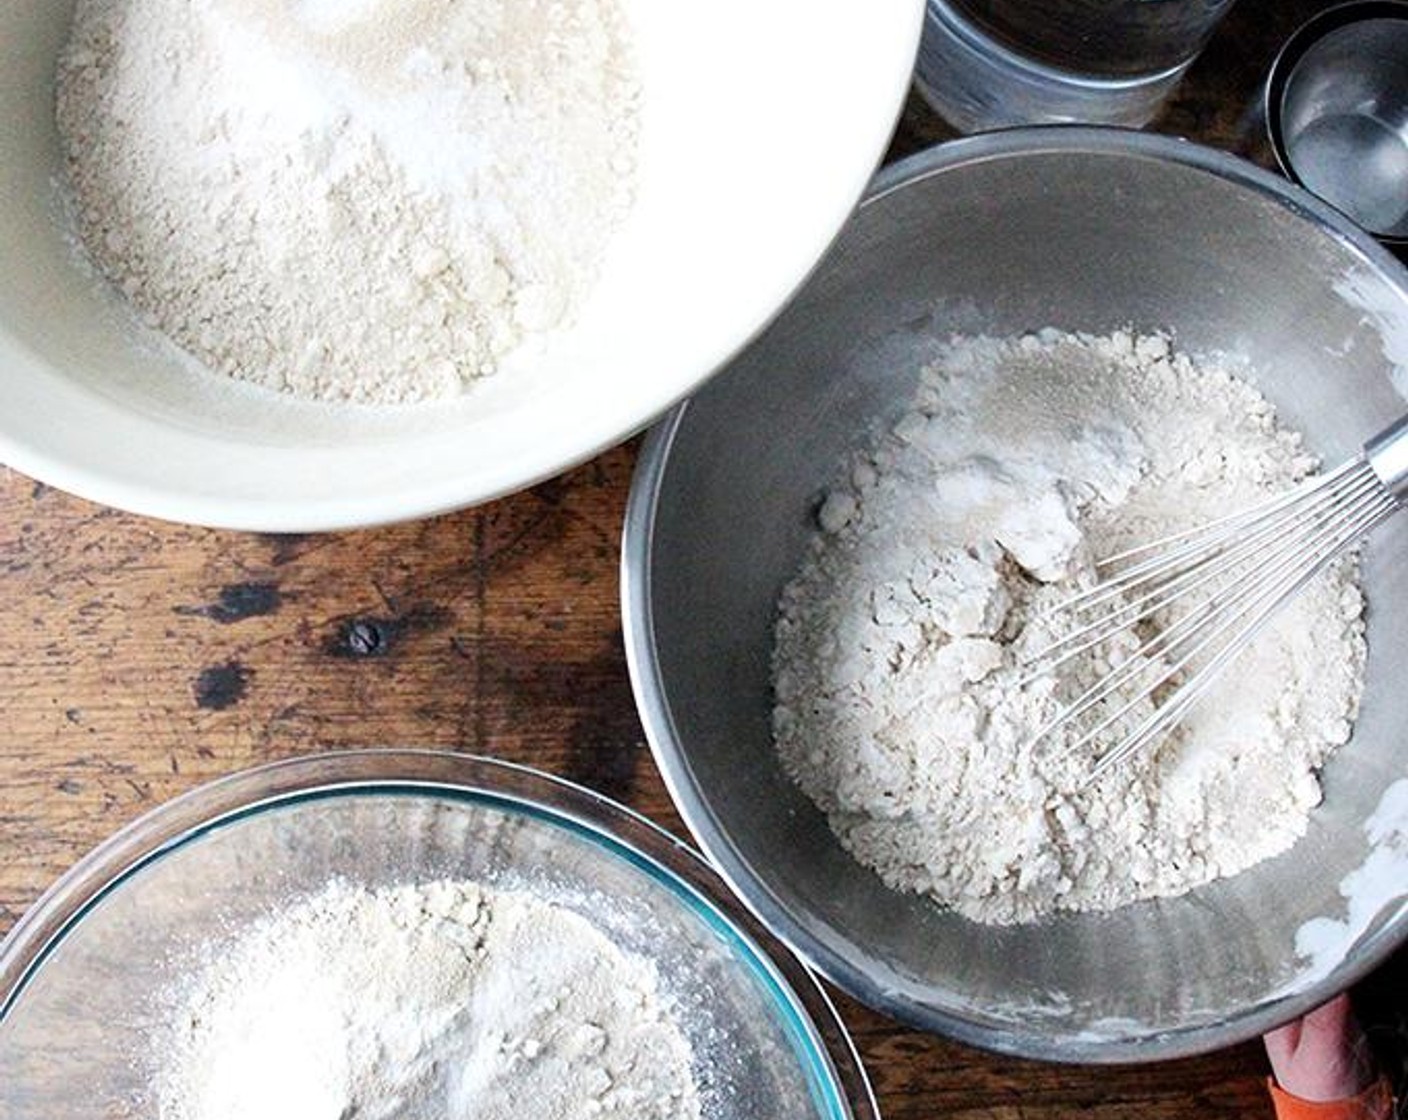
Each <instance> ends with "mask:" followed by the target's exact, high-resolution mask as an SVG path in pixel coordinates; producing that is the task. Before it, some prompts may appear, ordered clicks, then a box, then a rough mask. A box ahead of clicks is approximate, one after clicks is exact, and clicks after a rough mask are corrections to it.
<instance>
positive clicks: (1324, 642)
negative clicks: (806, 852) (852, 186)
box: [773, 331, 1365, 923]
mask: <svg viewBox="0 0 1408 1120" xmlns="http://www.w3.org/2000/svg"><path fill="white" fill-rule="evenodd" d="M1314 465H1315V463H1314V460H1313V459H1312V457H1311V456H1309V455H1308V454H1307V453H1306V452H1305V450H1304V449H1303V447H1302V445H1301V439H1300V437H1299V436H1298V435H1296V434H1295V433H1294V432H1291V431H1288V430H1286V429H1285V428H1283V427H1281V426H1280V425H1279V424H1278V423H1277V420H1276V417H1275V415H1274V413H1273V410H1272V408H1271V406H1270V404H1269V403H1268V402H1267V401H1266V399H1265V398H1264V397H1262V396H1261V395H1260V394H1259V393H1258V392H1257V391H1256V390H1255V389H1253V388H1252V387H1251V386H1250V385H1249V384H1248V383H1246V382H1245V381H1244V380H1241V379H1239V378H1238V377H1237V376H1235V375H1234V373H1233V372H1232V371H1231V370H1230V369H1229V368H1226V367H1225V366H1224V365H1221V364H1218V363H1216V362H1211V361H1196V362H1195V361H1193V360H1191V359H1190V358H1188V357H1186V356H1184V355H1181V354H1178V353H1176V352H1174V351H1173V349H1172V348H1171V346H1170V344H1169V342H1168V340H1167V339H1166V338H1163V337H1160V336H1151V337H1137V336H1133V335H1130V334H1125V333H1116V334H1113V335H1110V336H1108V337H1090V336H1085V335H1072V334H1064V333H1058V332H1055V331H1045V332H1042V333H1040V334H1036V335H1031V336H1025V337H1020V338H1014V339H991V338H960V339H955V340H953V341H952V342H951V343H950V344H949V345H947V346H946V347H945V349H944V350H943V352H942V354H941V355H940V356H939V357H938V359H937V360H936V361H934V362H933V363H932V364H931V365H929V366H928V367H927V368H926V369H924V371H923V375H922V383H921V386H920V389H919V391H918V395H917V397H916V399H915V401H914V404H913V407H912V408H911V409H910V410H909V411H908V412H907V413H906V414H905V415H904V416H903V417H902V418H901V419H900V420H899V421H898V423H896V424H895V425H894V427H893V430H891V431H890V432H888V433H887V434H886V435H885V436H884V438H882V439H881V440H879V441H878V442H877V443H876V444H875V445H874V446H872V447H870V448H868V449H866V450H864V451H863V452H861V453H859V454H857V455H856V456H855V457H854V458H853V460H852V461H850V462H849V463H848V464H847V469H846V472H845V473H846V477H845V479H844V480H843V481H842V482H841V483H839V484H837V485H835V486H833V487H832V488H831V489H830V491H829V493H828V494H827V495H826V497H825V498H824V500H823V501H822V503H821V505H820V508H819V514H818V521H819V528H818V530H817V532H816V533H815V535H814V537H813V539H812V540H811V542H810V547H809V549H808V552H807V554H806V559H805V561H804V563H803V565H802V567H801V570H800V571H799V572H798V574H797V575H796V577H795V578H794V579H793V580H792V581H791V582H790V583H789V584H788V585H787V587H786V589H785V591H784V593H783V595H782V600H781V607H780V612H779V618H778V620H777V626H776V644H775V649H774V685H775V692H776V707H775V710H774V717H773V725H774V734H775V739H776V743H777V748H778V750H779V752H780V755H781V758H782V761H783V763H784V765H785V767H786V769H787V770H788V772H789V773H790V774H791V776H792V777H793V778H794V779H795V780H796V781H797V783H798V784H799V785H800V786H801V788H802V789H803V790H804V791H805V792H806V793H807V794H808V795H809V796H810V797H811V798H812V800H813V801H815V802H816V804H817V805H818V806H820V807H821V808H822V809H823V810H824V811H825V812H826V813H827V814H828V816H829V819H830V822H831V825H832V828H833V829H834V831H835V832H836V834H837V836H838V837H839V838H840V839H841V841H842V843H843V844H845V845H846V847H847V848H849V849H850V850H851V851H852V852H853V853H854V854H855V856H856V857H857V858H858V859H859V860H860V861H861V862H863V863H865V864H867V865H869V866H870V867H872V868H874V869H875V870H876V871H878V872H879V874H880V875H881V876H882V877H883V878H884V880H885V881H886V882H887V883H888V884H889V885H890V886H892V887H895V888H897V889H900V890H905V891H916V892H920V893H924V894H928V895H931V896H932V897H933V898H935V899H936V900H938V901H939V902H941V903H943V904H944V905H946V906H950V907H952V908H954V909H956V910H957V911H959V912H960V913H962V914H964V915H966V916H967V917H969V918H972V919H975V920H977V921H983V922H992V923H1012V922H1020V921H1028V920H1032V919H1036V918H1039V917H1042V916H1045V915H1048V914H1051V913H1053V912H1055V911H1058V910H1108V909H1113V908H1115V907H1118V906H1121V905H1124V904H1126V903H1129V902H1132V901H1135V900H1137V899H1144V898H1151V897H1156V896H1167V895H1176V894H1180V893H1183V892H1185V891H1187V890H1189V889H1190V888H1192V887H1194V886H1197V885H1198V884H1201V883H1206V882H1208V881H1210V880H1213V879H1217V878H1220V877H1223V876H1227V875H1232V874H1235V873H1237V872H1239V871H1241V870H1243V869H1245V868H1247V867H1249V866H1251V865H1252V864H1254V863H1257V862H1258V861H1260V860H1263V859H1266V858H1267V857H1269V856H1272V855H1275V854H1276V853H1278V852H1281V851H1283V850H1285V849H1286V848H1288V847H1289V846H1290V845H1291V844H1293V843H1294V842H1295V840H1296V839H1297V838H1298V837H1299V836H1300V835H1302V834H1303V833H1304V831H1305V828H1306V823H1307V819H1308V815H1309V813H1310V811H1311V809H1312V808H1313V807H1314V806H1315V805H1316V804H1317V803H1318V802H1319V800H1320V786H1319V782H1318V780H1317V769H1318V767H1320V766H1321V764H1322V763H1323V762H1324V761H1325V759H1326V758H1327V756H1328V755H1329V754H1330V752H1332V751H1333V750H1334V749H1335V747H1337V746H1339V745H1340V744H1342V743H1344V742H1345V741H1346V740H1347V739H1348V738H1349V735H1350V731H1351V727H1352V721H1353V719H1354V717H1355V714H1356V712H1357V708H1358V702H1359V696H1360V690H1361V685H1362V675H1363V667H1364V659H1365V645H1364V637H1363V620H1362V612H1363V601H1362V598H1361V594H1360V591H1359V588H1358V585H1357V572H1356V569H1355V566H1354V565H1353V564H1352V563H1349V562H1346V563H1342V564H1341V565H1339V566H1338V567H1336V568H1334V569H1332V570H1331V571H1329V572H1327V573H1325V574H1324V575H1323V576H1322V577H1320V578H1319V579H1317V580H1316V581H1315V582H1314V583H1313V584H1311V585H1310V586H1309V587H1307V588H1306V589H1305V590H1304V591H1303V592H1302V593H1301V595H1300V597H1299V598H1298V599H1297V600H1296V601H1295V602H1294V603H1292V604H1291V605H1290V606H1289V607H1288V608H1287V609H1286V610H1285V612H1284V614H1283V615H1282V616H1281V617H1280V619H1279V620H1278V621H1277V622H1276V623H1275V624H1274V625H1273V626H1272V627H1271V628H1270V629H1269V630H1268V631H1266V632H1265V633H1263V634H1262V635H1261V636H1260V637H1259V638H1258V639H1257V640H1256V642H1255V643H1254V644H1253V646H1252V647H1250V648H1249V649H1248V650H1247V651H1246V652H1245V653H1244V654H1243V655H1242V656H1241V657H1240V658H1239V659H1238V660H1237V661H1236V662H1235V663H1234V664H1233V666H1232V668H1231V669H1230V670H1229V672H1228V674H1227V678H1226V679H1225V680H1223V681H1222V682H1220V684H1219V686H1218V687H1217V688H1216V690H1215V691H1214V692H1212V693H1210V694H1209V695H1208V696H1207V697H1206V698H1205V699H1204V700H1203V701H1202V702H1201V704H1200V705H1199V706H1197V707H1196V708H1195V709H1194V710H1193V711H1192V712H1191V714H1190V715H1189V716H1188V718H1187V719H1186V720H1185V721H1184V723H1183V725H1182V726H1181V727H1180V728H1179V729H1178V730H1176V731H1175V732H1174V734H1173V735H1171V736H1170V737H1169V738H1168V739H1166V740H1165V741H1164V742H1163V743H1162V744H1161V745H1159V746H1158V747H1157V749H1154V750H1151V751H1147V752H1146V753H1145V754H1143V755H1142V756H1140V757H1138V758H1136V759H1134V760H1133V761H1131V762H1130V763H1128V764H1126V765H1125V766H1123V767H1122V768H1119V769H1116V770H1115V771H1113V772H1111V773H1109V774H1107V775H1106V776H1103V777H1102V778H1101V779H1100V780H1098V781H1097V782H1095V783H1094V784H1092V785H1089V786H1085V785H1084V778H1085V776H1086V775H1087V773H1088V771H1089V769H1090V766H1091V765H1092V761H1093V759H1092V753H1091V749H1085V750H1081V751H1076V752H1075V753H1073V754H1069V755H1066V754H1063V753H1062V751H1061V750H1060V746H1061V742H1060V741H1058V742H1052V741H1050V740H1048V741H1045V742H1043V743H1036V744H1034V743H1033V734H1034V732H1035V731H1036V730H1037V729H1038V728H1040V727H1041V726H1043V725H1044V724H1045V723H1046V721H1047V720H1048V719H1049V718H1050V717H1051V716H1052V715H1054V714H1055V712H1056V711H1057V710H1058V708H1059V706H1060V700H1061V699H1062V698H1066V699H1069V698H1070V697H1072V696H1074V695H1076V694H1077V693H1079V692H1081V691H1083V690H1084V688H1085V687H1086V686H1087V685H1088V684H1089V683H1091V682H1092V681H1093V680H1094V679H1095V678H1096V677H1097V676H1099V675H1101V674H1103V673H1104V672H1107V671H1108V669H1109V659H1108V658H1106V659H1103V660H1101V659H1095V658H1082V659H1077V661H1076V663H1075V664H1074V666H1072V667H1068V668H1067V669H1064V670H1062V671H1060V672H1058V673H1056V674H1054V675H1052V676H1048V677H1041V678H1038V679H1036V680H1034V681H1031V682H1030V683H1022V682H1021V681H1020V679H1019V678H1021V677H1022V675H1023V672H1024V670H1023V669H1022V667H1021V661H1022V659H1023V658H1024V656H1026V655H1028V654H1030V653H1032V652H1034V651H1035V650H1038V649H1040V648H1042V647H1043V646H1044V645H1045V644H1046V643H1047V642H1048V641H1049V640H1050V638H1051V637H1052V630H1051V624H1050V623H1049V622H1046V621H1042V620H1040V619H1037V618H1035V617H1034V616H1035V615H1036V614H1037V613H1038V612H1039V611H1040V610H1041V608H1043V607H1045V606H1049V605H1055V604H1056V603H1058V602H1060V601H1061V600H1062V599H1064V598H1066V597H1068V596H1069V595H1070V594H1071V592H1072V590H1074V588H1075V587H1076V586H1077V585H1078V584H1083V583H1088V582H1089V580H1090V579H1091V578H1092V574H1093V573H1092V568H1091V565H1092V558H1093V557H1098V556H1104V555H1109V554H1111V553H1114V552H1118V551H1120V550H1121V549H1122V548H1125V547H1128V546H1131V545H1134V544H1140V543H1144V542H1147V541H1151V540H1155V539H1157V538H1159V537H1162V536H1164V535H1166V534H1168V533H1170V532H1173V531H1176V530H1180V529H1184V528H1189V527H1192V526H1193V525H1196V524H1200V523H1203V522H1206V521H1209V520H1212V519H1214V518H1216V517H1218V516H1222V515H1225V514H1227V513H1229V512H1232V511H1234V510H1235V509H1238V508H1242V507H1246V506H1250V505H1254V504H1255V503H1256V502H1257V501H1259V500H1262V499H1264V498H1266V497H1268V496H1269V495H1271V494H1273V493H1279V492H1281V491H1283V490H1285V489H1286V488H1288V487H1289V486H1291V485H1293V484H1294V483H1295V482H1297V481H1298V480H1300V479H1301V478H1302V477H1304V476H1305V475H1306V474H1307V473H1308V472H1310V471H1311V470H1312V469H1313V467H1314ZM1132 640H1133V636H1132V635H1131V636H1128V637H1127V638H1126V641H1132ZM1126 648H1128V647H1126ZM1147 710H1150V709H1148V708H1147V707H1146V708H1145V709H1143V711H1147ZM1138 714H1139V712H1138V711H1136V713H1135V715H1138ZM1066 741H1069V738H1068V739H1067V740H1066Z"/></svg>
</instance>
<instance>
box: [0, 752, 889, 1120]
mask: <svg viewBox="0 0 1408 1120" xmlns="http://www.w3.org/2000/svg"><path fill="white" fill-rule="evenodd" d="M368 792H375V793H403V794H413V793H417V792H422V793H428V794H434V795H437V796H448V797H451V798H462V799H473V800H476V801H486V802H489V803H492V804H495V805H498V806H502V807H504V808H506V809H509V810H513V811H518V812H523V813H526V814H529V815H532V816H534V817H536V818H538V819H540V820H543V821H545V822H547V823H549V824H551V825H554V826H557V827H562V828H567V829H569V830H571V831H574V832H576V833H578V834H585V835H586V836H587V837H589V838H590V839H591V840H592V841H593V842H595V843H596V844H598V845H600V846H601V847H602V848H604V849H605V850H606V851H607V852H609V853H610V854H613V855H616V856H619V857H621V858H624V859H626V860H627V861H628V862H630V863H631V864H633V865H634V866H636V867H637V868H639V869H640V870H641V871H642V873H644V874H648V875H651V876H653V877H654V878H656V879H657V880H659V881H660V882H661V883H662V884H663V885H665V886H666V887H668V888H669V889H671V890H672V891H673V892H674V893H675V894H676V895H677V896H678V897H680V899H681V901H682V902H683V903H685V904H687V905H689V906H690V907H692V908H693V909H694V910H695V911H696V912H697V913H699V914H700V915H701V916H702V917H703V918H704V919H705V920H706V921H708V922H709V924H711V925H712V926H714V927H715V928H716V929H717V930H719V931H720V932H721V933H722V934H724V935H725V936H726V937H727V938H728V940H729V941H731V942H733V943H734V945H735V946H736V947H737V948H738V949H739V950H740V952H741V955H742V956H743V957H744V958H745V963H746V966H747V967H748V968H749V969H750V971H752V972H753V974H754V976H755V978H756V979H757V980H758V981H759V982H760V983H761V984H762V985H763V986H764V987H765V988H766V989H767V990H768V991H769V992H770V994H771V996H772V997H773V999H774V1000H775V1001H776V1002H777V1004H778V1006H779V1007H780V1008H781V1009H782V1010H783V1011H784V1013H785V1014H786V1016H787V1018H788V1019H789V1020H790V1021H789V1028H790V1029H791V1030H792V1031H793V1033H794V1034H795V1036H796V1038H797V1041H798V1043H799V1046H798V1049H799V1051H800V1053H799V1057H801V1058H802V1059H803V1060H804V1061H806V1062H807V1064H808V1065H809V1066H810V1067H811V1068H812V1071H813V1073H814V1075H815V1076H816V1077H817V1079H818V1081H819V1082H820V1084H821V1086H822V1087H823V1088H824V1090H826V1092H827V1093H828V1094H829V1095H830V1096H831V1097H832V1098H833V1099H832V1100H831V1101H828V1102H827V1107H828V1110H829V1111H831V1112H832V1113H833V1114H841V1115H845V1116H849V1117H850V1118H851V1120H879V1116H880V1113H879V1109H878V1106H877V1105H876V1102H875V1096H874V1093H873V1092H872V1090H871V1086H870V1081H869V1078H868V1077H867V1075H866V1073H865V1069H864V1066H863V1065H862V1064H861V1060H860V1056H859V1054H858V1052H857V1051H856V1048H855V1044H854V1042H853V1040H852V1039H851V1036H850V1033H849V1032H848V1031H847V1030H846V1027H845V1024H844V1023H843V1022H842V1020H841V1017H840V1014H839V1013H838V1011H837V1010H836V1007H835V1005H834V1004H833V1003H832V1001H831V999H830V997H829V996H828V995H827V993H826V991H825V989H824V988H823V987H822V986H821V984H820V982H819V981H818V980H817V978H816V977H815V976H814V975H813V974H812V973H811V972H810V971H809V970H808V969H807V967H806V966H805V965H804V964H803V963H802V962H801V961H800V960H799V959H798V958H797V957H796V956H795V955H794V954H793V953H792V952H791V951H790V950H789V949H788V948H787V947H786V946H785V945H784V944H782V943H781V942H779V941H778V940H777V939H776V938H775V937H774V936H773V935H772V934H770V933H769V932H768V931H767V929H766V928H765V927H764V926H762V925H761V924H760V923H759V922H758V921H757V919H756V918H755V917H754V916H753V915H752V914H751V913H749V912H748V911H747V910H745V909H744V908H742V907H740V906H739V905H738V900H737V898H736V897H735V895H734V894H733V892H732V891H730V890H729V889H728V887H727V886H726V885H725V884H724V882H723V881H722V880H721V879H720V878H719V876H718V874H717V873H716V872H715V871H714V869H713V868H712V867H711V866H710V865H709V863H708V862H707V861H706V860H705V859H704V857H703V856H701V855H700V854H699V853H698V852H697V851H696V850H695V849H694V848H692V847H691V846H690V845H688V844H687V843H685V842H684V841H682V840H680V839H678V838H677V837H675V836H673V835H671V834H670V833H669V832H667V831H666V830H665V829H663V828H661V827H660V826H659V825H657V824H655V823H654V822H653V821H651V820H649V819H647V818H646V817H644V816H642V815H641V814H640V813H637V812H636V811H635V810H633V809H630V808H628V807H626V806H624V805H622V804H620V803H619V802H616V801H613V800H611V799H610V798H608V797H606V796H604V795H602V794H599V793H596V792H595V791H593V790H590V789H588V788H586V787H585V786H581V785H578V784H576V783H574V782H571V781H568V780H567V779H564V778H559V777H557V776H555V775H552V774H548V773H545V772H543V771H541V770H536V769H533V768H531V767H528V766H523V765H520V764H517V763H512V762H506V761H503V760H501V759H496V758H490V757H487V756H483V755H468V754H451V753H448V752H444V751H434V750H418V749H367V750H351V751H334V752H329V753H325V754H320V755H313V756H309V757H304V758H294V759H285V760H283V761H279V762H273V763H268V764H265V765H262V766H256V767H253V768H251V769H247V770H243V771H240V772H238V773H235V774H231V775H227V776H225V777H222V778H217V779H215V780H213V781H211V782H208V783H206V784H204V785H201V786H198V787H196V788H195V789H193V790H191V791H189V792H187V793H184V794H181V795H179V796H177V797H175V798H173V799H171V800H170V801H167V802H165V803H163V804H162V805H160V806H158V807H157V808H155V809H153V810H151V811H150V812H148V813H146V814H144V815H143V816H141V817H139V818H138V819H137V820H135V821H133V822H132V823H130V824H128V825H127V826H126V827H124V828H122V829H121V830H120V831H118V832H117V833H115V834H114V835H113V836H111V837H110V838H109V839H107V840H105V841H104V842H103V843H101V844H100V845H98V846H97V847H96V848H94V849H93V850H92V851H90V852H89V853H88V854H87V855H85V856H84V857H82V858H81V859H80V860H79V861H78V862H77V863H76V864H74V865H73V867H72V868H70V869H69V870H68V871H67V872H66V873H65V874H64V875H63V876H61V877H60V878H59V879H58V880H57V881H56V882H55V883H54V884H53V886H51V887H50V888H49V889H48V890H47V891H45V892H44V893H43V894H42V895H41V896H40V897H39V899H38V900H37V901H36V902H35V903H34V905H33V906H31V907H30V908H29V909H28V910H27V911H26V912H25V913H24V914H23V915H22V916H21V918H20V920H19V921H18V922H17V923H16V924H15V926H14V928H13V929H11V930H10V932H9V934H8V935H7V936H6V937H5V939H4V940H3V941H0V1022H3V1021H4V1019H5V1017H6V1016H7V1015H8V1014H10V1012H11V1011H12V1010H13V1009H14V1008H15V1007H16V1006H17V1004H18V1001H19V998H20V996H21V995H22V994H23V992H24V990H25V988H26V986H27V983H28V981H29V980H30V978H31V977H33V976H34V975H36V974H37V973H38V971H39V970H40V969H41V968H42V967H43V964H44V962H45V960H46V959H47V958H48V956H49V954H50V953H51V952H52V951H53V950H54V949H55V947H57V946H58V944H59V943H60V942H61V941H62V940H63V939H64V938H65V937H66V936H68V934H69V933H70V932H71V931H72V930H74V929H76V928H77V927H78V926H79V925H80V924H81V922H82V921H83V919H84V917H85V916H86V915H87V914H88V913H89V912H90V911H91V910H92V909H93V907H95V906H96V905H97V904H98V903H99V902H100V901H102V899H104V898H106V897H107V896H108V895H109V894H111V893H112V892H114V891H116V890H118V889H120V888H121V887H122V885H123V884H124V883H125V882H126V881H127V880H128V879H129V878H130V877H131V876H132V875H133V874H135V873H136V872H137V871H139V870H140V869H142V868H144V867H147V866H149V865H150V864H153V863H155V862H157V861H159V860H160V859H161V858H162V856H164V855H165V854H167V853H169V852H171V851H174V850H175V849H177V848H179V847H182V846H183V845H185V844H186V843H188V842H191V841H193V840H195V839H198V838H199V837H201V836H203V835H205V834H207V833H209V832H210V831H212V830H214V829H216V828H218V827H220V826H221V825H225V824H229V823H231V822H232V821H236V820H239V819H241V818H243V817H246V816H249V815H251V814H255V813H258V812H262V811H264V810H269V809H275V808H278V807H281V806H286V805H291V804H299V803H304V802H307V801H308V800H310V799H316V798H322V797H336V796H339V795H347V794H358V793H368Z"/></svg>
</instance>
